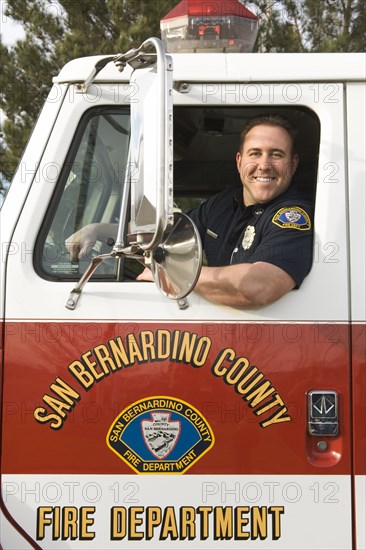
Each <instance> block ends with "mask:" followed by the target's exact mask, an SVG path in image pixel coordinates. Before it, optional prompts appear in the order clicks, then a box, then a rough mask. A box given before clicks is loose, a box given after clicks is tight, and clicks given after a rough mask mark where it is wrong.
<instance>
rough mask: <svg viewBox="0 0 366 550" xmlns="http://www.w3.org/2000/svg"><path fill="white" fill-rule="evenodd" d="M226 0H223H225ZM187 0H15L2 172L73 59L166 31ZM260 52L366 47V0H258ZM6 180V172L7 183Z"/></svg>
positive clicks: (121, 48)
mask: <svg viewBox="0 0 366 550" xmlns="http://www.w3.org/2000/svg"><path fill="white" fill-rule="evenodd" d="M203 1H204V0H203ZM218 1H219V0H218ZM178 2H179V0H97V1H90V0H8V2H7V12H6V15H7V16H10V17H12V18H13V19H15V20H16V21H18V22H20V23H21V24H22V25H23V28H24V30H25V37H24V39H23V40H21V41H18V42H17V43H16V44H15V46H13V47H6V46H5V45H4V44H0V63H1V67H2V71H1V72H0V90H1V94H0V108H1V109H2V110H3V111H4V113H5V115H6V119H5V122H4V123H3V125H2V128H1V132H2V134H3V141H1V142H0V161H1V165H0V175H1V177H2V178H4V177H5V178H6V179H7V180H10V179H11V177H12V174H13V173H14V171H15V169H16V166H17V164H18V161H19V158H20V155H21V152H22V150H23V149H24V147H25V144H26V142H27V140H28V137H29V134H30V131H31V128H32V126H33V124H34V121H35V120H36V118H37V115H38V113H39V111H40V109H41V107H42V104H43V102H44V100H45V98H46V96H47V93H48V90H49V88H50V86H51V80H52V76H54V75H55V74H57V73H58V72H59V70H60V69H61V67H62V66H63V65H64V64H65V63H66V62H67V61H69V60H70V59H73V58H75V57H81V56H85V55H95V54H113V53H119V52H125V51H127V50H128V49H130V48H133V47H137V46H138V45H139V44H140V43H141V42H142V41H143V40H145V39H146V38H148V37H149V36H160V30H159V23H160V19H161V18H162V17H163V16H164V15H165V14H166V13H167V12H168V11H169V10H171V9H172V8H173V7H174V6H175V5H177V3H178ZM243 3H245V5H246V6H247V7H248V8H249V9H251V10H252V11H253V12H254V13H256V14H257V15H258V16H259V19H260V31H259V34H258V39H257V42H256V46H255V51H259V52H313V51H327V52H334V51H346V52H347V51H365V49H366V35H365V32H364V29H365V27H366V2H365V1H364V0H255V1H253V2H247V1H244V0H243ZM1 186H2V183H1V178H0V189H1Z"/></svg>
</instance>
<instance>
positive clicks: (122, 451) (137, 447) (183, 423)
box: [107, 396, 215, 474]
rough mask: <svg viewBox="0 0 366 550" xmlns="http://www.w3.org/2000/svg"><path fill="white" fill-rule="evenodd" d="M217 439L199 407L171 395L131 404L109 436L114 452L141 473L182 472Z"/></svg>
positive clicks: (109, 444)
mask: <svg viewBox="0 0 366 550" xmlns="http://www.w3.org/2000/svg"><path fill="white" fill-rule="evenodd" d="M214 441H215V440H214V434H213V432H212V429H211V427H210V425H209V424H208V422H207V420H206V419H205V418H204V417H203V415H202V414H201V413H200V412H199V411H198V410H197V409H196V408H195V407H193V406H192V405H190V404H189V403H186V402H185V401H182V400H180V399H176V398H174V397H167V396H153V397H147V398H145V399H141V400H140V401H136V402H135V403H131V405H129V406H128V407H127V408H125V409H124V410H123V411H121V412H120V414H119V415H118V416H117V418H116V419H115V420H114V422H113V424H112V426H111V427H110V429H109V432H108V435H107V445H108V447H109V448H110V449H111V451H113V452H114V453H115V454H116V455H117V456H118V457H119V458H120V459H121V460H122V461H123V462H125V463H126V464H127V465H128V466H129V467H130V468H132V469H133V470H134V471H135V472H137V473H138V474H152V473H156V474H157V473H159V474H161V473H164V474H182V473H184V472H186V471H187V470H188V468H190V467H191V466H192V465H193V464H194V463H195V462H197V460H199V459H200V458H202V456H203V455H204V454H205V453H207V452H208V451H209V450H210V449H211V447H212V446H213V444H214Z"/></svg>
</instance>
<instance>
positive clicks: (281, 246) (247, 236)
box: [188, 186, 313, 288]
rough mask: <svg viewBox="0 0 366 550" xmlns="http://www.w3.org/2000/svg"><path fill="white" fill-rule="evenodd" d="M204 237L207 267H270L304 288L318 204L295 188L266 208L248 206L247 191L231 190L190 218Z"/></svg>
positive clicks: (209, 200)
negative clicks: (264, 263) (315, 211)
mask: <svg viewBox="0 0 366 550" xmlns="http://www.w3.org/2000/svg"><path fill="white" fill-rule="evenodd" d="M188 216H189V217H190V218H191V219H192V220H193V221H194V223H195V224H196V226H197V229H198V231H199V233H200V236H201V240H202V246H203V249H204V251H205V254H206V257H207V265H209V266H211V267H214V266H225V265H230V264H240V263H255V262H268V263H271V264H274V265H277V266H278V267H280V268H281V269H283V270H284V271H286V273H288V274H289V275H290V276H291V277H292V278H293V279H294V281H295V283H296V287H297V288H299V287H300V285H301V283H302V281H303V279H304V278H305V277H306V275H307V274H308V273H309V271H310V267H311V262H312V248H313V208H312V203H311V201H309V200H308V199H307V198H305V197H301V195H300V194H299V193H297V192H296V191H295V190H293V189H291V187H290V188H289V189H288V190H287V191H286V192H285V193H283V194H282V195H280V196H279V197H276V198H275V199H273V200H271V201H269V202H267V203H266V204H255V205H251V206H247V207H246V206H245V205H244V203H243V188H242V186H240V187H230V188H228V189H225V190H224V191H222V192H221V193H218V194H217V195H214V196H213V197H211V198H209V199H208V200H207V201H205V202H204V203H203V204H201V206H199V207H198V208H195V209H194V210H191V211H190V212H188Z"/></svg>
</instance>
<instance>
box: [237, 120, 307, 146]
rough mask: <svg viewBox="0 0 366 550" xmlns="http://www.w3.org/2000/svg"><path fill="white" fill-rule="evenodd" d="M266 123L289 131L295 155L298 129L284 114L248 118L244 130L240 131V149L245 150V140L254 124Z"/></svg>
mask: <svg viewBox="0 0 366 550" xmlns="http://www.w3.org/2000/svg"><path fill="white" fill-rule="evenodd" d="M260 124H261V125H262V124H264V125H266V126H280V127H281V128H283V129H284V130H286V131H287V132H288V134H289V135H290V138H291V142H292V146H291V155H292V156H294V155H295V154H296V151H297V144H296V140H297V130H296V128H295V127H294V126H293V125H292V123H291V122H290V121H289V120H288V119H287V118H286V117H284V116H283V115H259V116H256V117H253V118H251V119H249V120H248V122H247V123H246V125H245V126H244V128H243V129H242V131H241V132H240V148H239V151H240V152H242V151H243V145H244V141H245V137H246V135H247V134H248V132H250V130H251V129H252V128H254V126H259V125H260Z"/></svg>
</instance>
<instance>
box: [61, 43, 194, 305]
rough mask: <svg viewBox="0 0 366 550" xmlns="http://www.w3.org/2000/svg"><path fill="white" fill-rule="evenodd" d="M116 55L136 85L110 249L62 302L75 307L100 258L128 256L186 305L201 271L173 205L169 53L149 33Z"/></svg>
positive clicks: (184, 220)
mask: <svg viewBox="0 0 366 550" xmlns="http://www.w3.org/2000/svg"><path fill="white" fill-rule="evenodd" d="M152 48H153V49H154V50H155V52H154V51H153V52H152V51H151V50H152ZM104 61H105V63H106V62H107V61H110V57H106V59H105V60H104ZM113 61H114V63H115V64H116V66H117V67H118V68H119V69H121V68H123V67H124V66H125V65H126V63H129V64H130V65H131V66H132V68H133V69H134V71H133V72H132V75H131V79H130V82H131V83H133V84H134V89H135V90H137V94H136V96H134V97H133V98H132V99H131V138H130V147H129V155H128V163H127V169H126V174H125V181H124V188H123V196H122V203H121V211H120V222H119V227H118V233H117V240H116V242H115V244H114V246H113V250H112V252H111V253H110V254H103V255H100V256H96V257H95V258H93V260H92V262H91V264H90V265H89V267H88V269H87V270H86V272H85V273H84V275H83V276H82V278H81V279H80V281H79V282H78V284H77V285H76V287H75V288H74V289H73V290H72V292H71V294H70V296H69V299H68V301H67V303H66V307H67V308H68V309H75V307H76V304H77V301H78V299H79V297H80V294H81V292H82V289H83V287H84V285H85V284H86V282H87V281H88V280H89V278H90V277H91V275H92V274H93V273H94V271H95V269H96V268H97V267H98V265H100V263H101V262H103V261H104V260H105V259H107V258H110V257H114V258H116V259H117V258H120V257H122V256H128V257H132V258H136V259H137V260H138V261H140V262H142V263H146V265H150V266H151V268H152V272H153V275H154V280H155V283H156V285H157V286H158V288H159V289H160V291H161V292H162V293H163V294H164V296H167V297H168V298H171V299H174V300H177V301H178V305H179V307H180V308H181V309H183V308H185V307H187V302H186V301H185V297H186V296H187V295H188V294H189V293H190V292H191V291H192V290H193V288H194V286H195V284H196V282H197V279H198V277H199V273H200V270H201V265H202V247H201V241H200V237H199V233H198V231H197V229H196V227H195V225H194V224H193V222H191V220H190V219H189V218H188V217H187V216H185V215H184V214H181V213H179V214H174V213H173V73H172V71H173V65H172V59H171V57H170V56H169V55H166V53H165V50H164V46H163V44H162V42H161V41H160V40H159V39H157V38H149V39H148V40H146V41H145V42H144V43H143V44H142V45H141V46H140V47H139V48H138V49H136V50H130V51H129V52H127V53H126V54H120V55H118V56H115V57H114V58H113ZM98 63H99V64H98V67H97V68H96V71H95V73H94V72H93V73H92V75H91V76H90V77H89V78H88V79H87V81H86V82H85V83H84V85H82V86H81V89H82V90H85V91H86V90H87V87H88V85H89V84H90V83H91V82H92V78H93V76H94V75H95V74H97V72H98V71H99V70H101V69H102V67H103V66H104V65H105V63H104V65H103V63H102V62H98ZM129 216H130V218H129ZM128 220H130V223H129V230H128V234H127V225H128V224H127V221H128Z"/></svg>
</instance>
